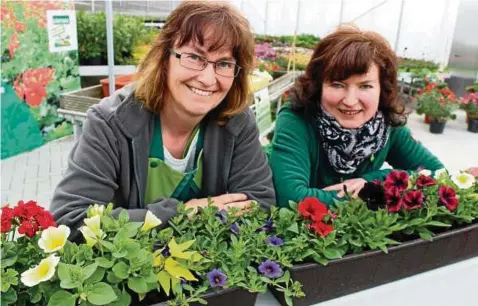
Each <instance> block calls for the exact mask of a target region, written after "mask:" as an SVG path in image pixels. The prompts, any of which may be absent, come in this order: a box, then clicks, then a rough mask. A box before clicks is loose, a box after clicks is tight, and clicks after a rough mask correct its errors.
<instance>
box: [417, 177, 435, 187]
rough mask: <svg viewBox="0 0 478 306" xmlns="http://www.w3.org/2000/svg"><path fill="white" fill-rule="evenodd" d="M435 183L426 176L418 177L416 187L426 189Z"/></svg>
mask: <svg viewBox="0 0 478 306" xmlns="http://www.w3.org/2000/svg"><path fill="white" fill-rule="evenodd" d="M436 183H437V181H435V180H434V179H433V178H432V177H430V176H426V175H420V176H419V177H418V179H417V186H418V187H421V188H423V187H427V186H433V185H435V184H436Z"/></svg>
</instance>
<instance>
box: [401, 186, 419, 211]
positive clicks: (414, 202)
mask: <svg viewBox="0 0 478 306" xmlns="http://www.w3.org/2000/svg"><path fill="white" fill-rule="evenodd" d="M422 204H423V193H422V192H421V191H420V190H415V191H414V190H410V191H409V192H407V194H406V195H405V201H404V202H403V206H404V207H405V209H406V210H412V209H415V208H419V207H421V206H422Z"/></svg>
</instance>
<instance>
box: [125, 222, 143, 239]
mask: <svg viewBox="0 0 478 306" xmlns="http://www.w3.org/2000/svg"><path fill="white" fill-rule="evenodd" d="M142 225H143V222H129V223H128V224H126V225H125V226H124V227H123V228H122V229H121V230H122V231H124V232H125V235H126V237H128V238H132V237H134V236H136V234H137V233H138V231H139V228H140V227H141V226H142Z"/></svg>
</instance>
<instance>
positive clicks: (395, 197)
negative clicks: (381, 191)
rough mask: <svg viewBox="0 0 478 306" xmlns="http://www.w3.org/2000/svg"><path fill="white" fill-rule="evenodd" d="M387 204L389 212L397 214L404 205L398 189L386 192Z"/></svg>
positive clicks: (391, 188)
mask: <svg viewBox="0 0 478 306" xmlns="http://www.w3.org/2000/svg"><path fill="white" fill-rule="evenodd" d="M385 204H386V205H387V209H388V211H389V212H397V211H399V210H400V208H401V207H402V205H403V199H402V197H401V196H400V191H399V190H398V188H397V187H390V188H389V189H387V190H385Z"/></svg>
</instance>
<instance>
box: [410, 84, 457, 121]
mask: <svg viewBox="0 0 478 306" xmlns="http://www.w3.org/2000/svg"><path fill="white" fill-rule="evenodd" d="M413 86H421V88H419V89H418V90H417V94H416V95H415V103H416V110H417V113H418V114H419V115H421V114H425V118H424V122H425V123H426V124H429V123H430V121H431V117H430V115H429V114H427V113H426V110H427V108H428V106H429V105H428V102H429V101H430V100H429V99H428V98H427V97H426V96H427V95H429V94H430V93H435V96H436V95H437V94H438V95H439V97H442V98H444V99H448V100H450V101H455V100H456V97H455V94H454V93H453V92H452V91H451V90H450V89H449V88H448V85H447V84H446V83H445V82H444V81H442V80H439V79H437V78H436V77H425V78H417V79H416V80H415V81H414V85H413Z"/></svg>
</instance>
